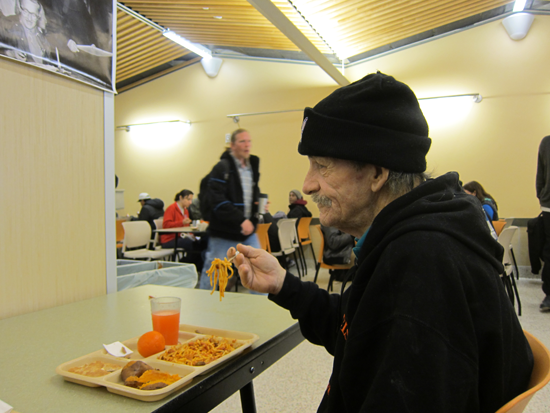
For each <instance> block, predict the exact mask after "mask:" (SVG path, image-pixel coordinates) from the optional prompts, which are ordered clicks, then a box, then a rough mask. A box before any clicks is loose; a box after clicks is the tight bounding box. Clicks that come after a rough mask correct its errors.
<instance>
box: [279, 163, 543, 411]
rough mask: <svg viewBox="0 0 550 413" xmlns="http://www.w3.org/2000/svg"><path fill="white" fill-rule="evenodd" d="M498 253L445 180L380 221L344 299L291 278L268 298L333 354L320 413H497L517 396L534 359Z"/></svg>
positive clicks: (453, 180) (477, 212) (421, 189)
mask: <svg viewBox="0 0 550 413" xmlns="http://www.w3.org/2000/svg"><path fill="white" fill-rule="evenodd" d="M502 254H503V249H502V247H501V246H500V245H499V244H498V242H496V241H495V240H494V239H493V238H492V237H491V234H490V232H489V230H488V227H487V224H486V222H485V217H484V216H483V211H482V210H481V209H480V208H479V204H478V203H477V200H476V199H475V198H474V197H472V196H469V195H467V194H465V193H464V192H463V191H461V189H460V186H459V180H458V174H456V173H448V174H446V175H443V176H441V177H439V178H437V179H433V180H429V181H427V182H425V183H423V184H421V185H419V186H418V187H417V188H415V189H414V190H413V191H411V192H409V193H407V194H406V195H404V196H402V197H400V198H398V199H396V200H394V201H393V202H391V203H390V204H389V205H387V206H386V207H385V208H384V209H383V210H382V211H381V212H380V213H379V214H378V215H377V217H376V218H375V220H374V222H373V224H372V226H371V227H370V229H369V231H368V233H367V235H366V237H365V239H364V241H363V243H362V245H361V247H360V251H359V254H358V257H357V261H356V266H355V267H354V268H353V270H352V271H353V274H352V276H353V282H352V284H351V286H350V287H349V288H348V289H347V290H345V292H343V293H342V295H338V294H332V295H329V294H328V292H326V291H324V290H321V289H319V288H318V286H317V285H316V284H313V283H311V282H309V283H308V282H302V281H300V280H299V279H298V278H296V277H294V276H293V275H291V274H289V273H287V275H286V278H285V281H284V285H283V288H282V290H281V291H280V293H279V294H278V295H276V296H273V295H270V296H269V298H270V299H271V300H273V301H274V302H276V303H277V304H279V305H281V306H283V307H285V308H287V309H289V310H290V311H291V314H292V316H293V317H294V318H297V319H298V320H299V322H300V327H301V330H302V333H303V335H304V336H305V337H306V338H307V339H308V340H309V341H311V342H313V343H315V344H320V345H323V346H325V347H326V349H327V350H328V352H329V353H331V354H333V355H334V364H333V371H332V376H331V378H330V382H329V384H328V387H327V391H326V392H325V395H324V398H323V401H322V403H321V405H320V406H319V412H335V413H336V412H338V413H340V412H376V413H381V412H388V413H390V412H391V413H395V412H409V413H426V412H434V413H436V412H437V413H441V412H445V413H455V412H456V413H494V412H495V411H497V410H498V409H499V408H500V407H502V406H503V405H504V404H505V403H506V402H508V401H509V400H511V399H512V398H514V397H515V396H517V395H518V394H520V393H521V392H523V391H524V390H525V389H526V387H527V384H528V382H529V378H530V375H531V370H532V365H533V359H532V353H531V350H530V347H529V344H528V342H527V340H526V339H525V336H524V334H523V331H522V328H521V325H520V324H519V321H518V319H517V316H516V314H515V311H514V308H513V307H512V305H511V303H510V300H509V299H508V297H507V296H506V293H505V291H504V288H503V285H502V282H501V280H500V277H499V274H500V273H502V271H503V267H502V264H501V260H502Z"/></svg>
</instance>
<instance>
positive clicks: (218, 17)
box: [214, 16, 223, 19]
mask: <svg viewBox="0 0 550 413" xmlns="http://www.w3.org/2000/svg"><path fill="white" fill-rule="evenodd" d="M214 18H215V19H222V18H223V17H222V16H214Z"/></svg>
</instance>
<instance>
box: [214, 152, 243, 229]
mask: <svg viewBox="0 0 550 413" xmlns="http://www.w3.org/2000/svg"><path fill="white" fill-rule="evenodd" d="M229 162H230V161H229V160H227V159H225V160H221V161H220V162H218V164H217V165H216V166H214V169H212V172H211V174H210V179H209V181H208V188H209V190H210V194H211V197H212V213H213V214H215V215H216V218H218V219H219V220H220V221H222V222H225V223H227V224H228V225H241V224H242V222H243V221H244V220H245V217H244V212H243V211H242V210H241V209H240V208H238V207H235V205H234V204H233V200H232V199H230V198H229V196H228V185H229V180H230V179H240V177H239V176H238V172H236V174H237V176H232V174H233V172H231V171H230V168H229ZM231 162H232V161H231Z"/></svg>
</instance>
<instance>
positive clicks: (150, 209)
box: [132, 192, 164, 231]
mask: <svg viewBox="0 0 550 413" xmlns="http://www.w3.org/2000/svg"><path fill="white" fill-rule="evenodd" d="M138 202H139V203H140V204H141V211H139V214H138V217H137V218H136V217H132V221H147V222H148V223H149V225H151V230H153V231H154V230H156V229H157V226H156V225H155V219H158V218H161V217H163V216H164V202H162V200H160V199H158V198H155V199H151V197H150V196H149V194H148V193H147V192H142V193H141V194H139V197H138Z"/></svg>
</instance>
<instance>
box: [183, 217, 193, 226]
mask: <svg viewBox="0 0 550 413" xmlns="http://www.w3.org/2000/svg"><path fill="white" fill-rule="evenodd" d="M191 222H192V221H191V220H190V219H189V218H184V219H183V225H184V226H185V225H189V224H190V223H191Z"/></svg>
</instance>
